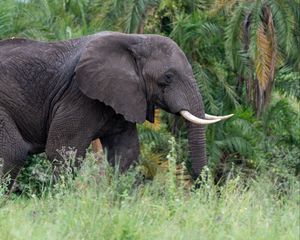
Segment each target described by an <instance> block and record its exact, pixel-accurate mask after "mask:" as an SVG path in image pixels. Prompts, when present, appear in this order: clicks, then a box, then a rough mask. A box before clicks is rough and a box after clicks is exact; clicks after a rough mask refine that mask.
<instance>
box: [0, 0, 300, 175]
mask: <svg viewBox="0 0 300 240" xmlns="http://www.w3.org/2000/svg"><path fill="white" fill-rule="evenodd" d="M299 20H300V2H299V0H292V1H289V3H287V2H286V1H284V0H276V1H218V0H216V1H212V0H198V1H184V0H176V1H169V0H126V1H120V0H2V1H1V2H0V38H2V39H3V38H9V37H26V38H34V39H40V40H59V39H69V38H74V37H79V36H82V35H86V34H92V33H95V32H98V31H103V30H114V31H123V32H128V33H133V32H138V33H156V34H162V35H166V36H169V37H171V38H172V39H174V40H175V41H176V42H177V43H178V45H179V46H180V47H181V48H182V49H183V50H184V52H185V53H186V55H187V57H188V59H189V60H190V62H191V64H192V66H193V69H194V74H195V76H196V79H197V81H198V83H199V88H200V90H201V93H202V96H203V98H204V101H205V107H206V112H208V113H212V114H216V115H218V114H220V115H224V114H227V113H231V112H233V113H235V117H234V118H233V119H231V120H229V121H226V122H222V123H218V124H215V125H213V126H209V127H208V129H207V142H208V144H207V145H208V155H209V163H210V166H211V168H212V170H213V171H214V172H215V174H216V176H217V175H218V176H223V175H224V173H226V172H227V171H228V170H229V169H231V167H232V164H235V165H237V166H240V167H241V168H242V169H243V170H244V171H245V172H247V173H253V172H255V171H258V170H262V169H264V170H265V169H268V170H270V169H273V170H274V171H276V172H277V173H278V174H279V173H280V172H289V173H292V174H295V173H296V172H297V168H298V169H299V168H300V166H299V160H298V159H299V154H300V153H299V152H300V149H299V146H300V126H299V114H300V113H299V95H300V93H299V80H300V77H299V74H298V73H299V70H300V58H299V52H300V49H299V46H300V39H299V32H300V30H299V29H300V21H299ZM161 115H162V116H161V118H162V123H161V124H159V126H158V127H154V128H151V127H149V125H147V126H141V127H140V133H141V140H142V142H143V147H142V149H143V154H142V161H141V162H142V163H146V162H147V163H148V164H145V165H147V166H149V161H150V163H151V162H152V163H153V162H160V161H165V159H166V155H167V154H168V151H169V147H168V141H169V140H170V137H171V136H172V135H174V136H176V142H177V144H178V148H177V149H178V159H177V161H178V162H182V161H186V162H188V156H187V154H186V152H185V150H184V149H185V146H186V142H185V140H184V139H185V138H184V137H185V129H184V126H183V124H182V123H181V120H178V119H174V118H173V117H172V116H169V115H168V114H166V113H161ZM165 123H167V124H165ZM150 165H151V164H150ZM148 171H150V172H152V173H153V170H149V169H148ZM298 171H299V170H298ZM154 172H155V171H154Z"/></svg>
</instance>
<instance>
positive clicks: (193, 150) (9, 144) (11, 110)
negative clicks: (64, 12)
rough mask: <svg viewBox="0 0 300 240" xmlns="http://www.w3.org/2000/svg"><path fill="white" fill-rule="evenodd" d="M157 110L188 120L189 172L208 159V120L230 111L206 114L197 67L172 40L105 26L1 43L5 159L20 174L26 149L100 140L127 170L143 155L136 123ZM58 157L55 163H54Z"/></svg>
mask: <svg viewBox="0 0 300 240" xmlns="http://www.w3.org/2000/svg"><path fill="white" fill-rule="evenodd" d="M155 108H160V109H163V110H165V111H167V112H169V113H172V114H175V115H181V116H183V117H184V118H185V119H186V123H187V130H188V134H187V137H188V146H189V147H188V151H189V154H190V159H191V162H192V175H193V177H194V178H197V177H198V176H199V174H200V172H201V170H202V168H203V166H205V164H206V163H207V156H206V146H205V125H207V124H211V123H216V122H218V121H220V120H222V119H227V118H229V117H231V116H232V115H227V116H213V115H208V114H205V111H204V106H203V102H202V97H201V94H200V91H199V89H198V86H197V84H196V80H195V77H194V75H193V71H192V67H191V65H190V64H189V62H188V60H187V58H186V56H185V54H184V53H183V51H182V50H181V49H180V48H179V46H178V45H177V44H176V43H175V42H174V41H173V40H171V39H170V38H168V37H163V36H160V35H154V34H124V33H118V32H100V33H96V34H93V35H88V36H83V37H80V38H76V39H71V40H64V41H53V42H43V41H36V40H29V39H22V38H12V39H7V40H2V41H0V158H1V159H2V161H3V166H2V176H3V175H5V174H10V176H11V179H12V180H15V178H16V177H17V175H18V173H19V171H20V169H21V168H22V167H23V166H24V164H25V161H26V158H27V156H28V155H29V154H37V153H41V152H45V153H46V155H47V157H48V159H49V160H50V161H51V162H52V163H53V166H57V167H59V166H61V164H63V159H61V156H60V154H59V153H58V151H57V150H58V149H61V148H62V147H63V146H69V147H74V148H75V149H76V150H77V157H83V158H84V156H85V154H86V149H87V148H88V146H89V144H90V142H91V141H93V140H94V139H97V138H99V139H100V140H101V143H102V145H103V147H104V149H106V150H107V153H108V154H107V155H108V156H107V158H108V161H109V163H110V164H112V165H113V166H114V165H116V163H118V166H119V168H120V171H121V172H124V171H126V170H127V169H128V168H129V167H130V166H131V165H132V164H133V163H136V162H137V161H138V157H139V138H138V132H137V126H136V125H137V123H142V122H144V121H145V120H148V121H150V122H153V120H154V110H155ZM55 160H56V161H55Z"/></svg>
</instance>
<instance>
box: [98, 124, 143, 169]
mask: <svg viewBox="0 0 300 240" xmlns="http://www.w3.org/2000/svg"><path fill="white" fill-rule="evenodd" d="M101 143H102V145H103V148H104V150H105V151H107V157H108V161H109V163H111V164H112V165H113V166H119V168H120V171H121V172H124V171H126V170H127V169H128V168H129V167H130V166H131V165H132V164H133V163H136V162H137V161H138V157H139V152H140V146H139V138H138V133H137V129H136V124H134V123H130V122H127V123H126V127H125V130H123V131H122V132H120V133H118V134H114V135H109V136H106V137H102V138H101Z"/></svg>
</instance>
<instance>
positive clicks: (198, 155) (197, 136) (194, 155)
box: [186, 82, 207, 178]
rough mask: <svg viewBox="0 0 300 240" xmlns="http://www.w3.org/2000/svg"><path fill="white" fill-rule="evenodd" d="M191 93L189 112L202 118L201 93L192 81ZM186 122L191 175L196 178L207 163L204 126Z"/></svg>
mask: <svg viewBox="0 0 300 240" xmlns="http://www.w3.org/2000/svg"><path fill="white" fill-rule="evenodd" d="M194 85H195V86H193V88H192V89H193V91H194V92H193V93H191V94H189V100H188V101H189V105H190V113H191V114H193V115H194V116H196V117H198V118H201V119H204V118H205V112H204V105H203V102H202V98H201V95H200V93H199V91H198V86H197V84H196V82H194ZM186 123H187V130H188V135H187V137H188V145H189V156H190V159H191V162H192V170H193V177H194V178H197V177H198V176H199V174H200V173H201V171H202V169H203V167H204V166H205V165H206V164H207V157H206V140H205V126H204V125H196V124H194V123H191V122H189V121H186Z"/></svg>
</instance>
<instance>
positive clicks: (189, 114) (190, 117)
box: [179, 110, 221, 125]
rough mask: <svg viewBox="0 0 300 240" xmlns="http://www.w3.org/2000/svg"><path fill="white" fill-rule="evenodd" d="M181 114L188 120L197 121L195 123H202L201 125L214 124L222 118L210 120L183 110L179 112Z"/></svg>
mask: <svg viewBox="0 0 300 240" xmlns="http://www.w3.org/2000/svg"><path fill="white" fill-rule="evenodd" d="M179 113H180V114H181V116H183V117H184V118H185V119H186V120H188V121H190V122H192V123H195V124H201V125H207V124H212V123H216V122H219V121H221V118H218V119H213V120H208V119H201V118H198V117H195V116H194V115H193V114H191V113H190V112H189V111H185V110H182V111H180V112H179Z"/></svg>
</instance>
